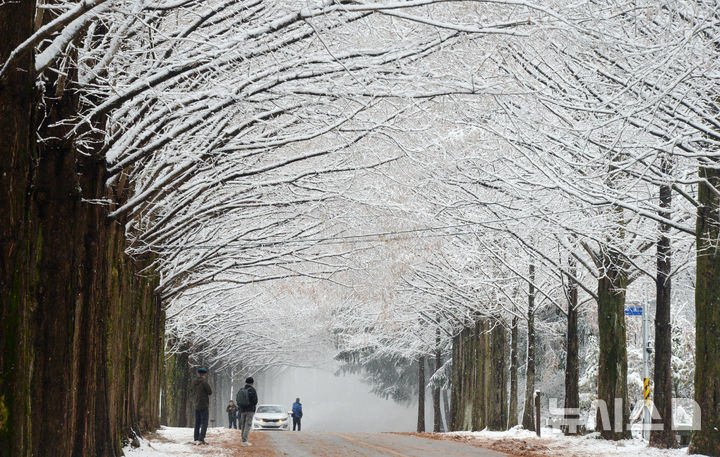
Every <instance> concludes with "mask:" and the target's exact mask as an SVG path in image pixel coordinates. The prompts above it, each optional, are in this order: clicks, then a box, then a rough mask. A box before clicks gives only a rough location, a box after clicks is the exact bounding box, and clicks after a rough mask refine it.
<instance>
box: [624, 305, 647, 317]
mask: <svg viewBox="0 0 720 457" xmlns="http://www.w3.org/2000/svg"><path fill="white" fill-rule="evenodd" d="M642 311H643V309H642V306H626V307H625V315H626V316H642Z"/></svg>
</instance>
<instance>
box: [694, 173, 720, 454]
mask: <svg viewBox="0 0 720 457" xmlns="http://www.w3.org/2000/svg"><path fill="white" fill-rule="evenodd" d="M698 174H699V176H700V178H701V182H700V183H699V184H698V202H699V203H700V205H701V206H699V207H698V210H697V211H698V214H697V221H696V235H695V236H696V246H697V247H696V249H697V281H696V284H695V325H696V333H695V401H696V402H697V403H698V405H699V406H700V411H701V416H700V417H701V420H702V428H701V430H695V431H694V432H693V435H692V440H691V442H690V449H689V452H690V453H694V454H707V455H712V456H720V356H719V354H720V251H718V249H717V240H718V239H720V198H719V197H718V195H717V193H716V190H717V189H720V169H717V168H710V167H707V168H706V167H701V168H700V169H699V173H698ZM706 182H707V184H706ZM710 186H713V188H711V187H710Z"/></svg>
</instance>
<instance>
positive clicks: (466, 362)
mask: <svg viewBox="0 0 720 457" xmlns="http://www.w3.org/2000/svg"><path fill="white" fill-rule="evenodd" d="M476 359H477V356H476V329H475V328H474V327H470V328H465V329H463V330H462V331H461V332H460V333H459V334H458V335H457V336H455V338H453V366H452V390H451V391H450V396H451V400H450V419H449V422H450V430H472V429H473V416H474V414H473V412H474V403H475V392H476V370H477V368H476V363H477V362H476Z"/></svg>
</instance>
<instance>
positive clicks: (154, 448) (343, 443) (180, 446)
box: [125, 428, 506, 457]
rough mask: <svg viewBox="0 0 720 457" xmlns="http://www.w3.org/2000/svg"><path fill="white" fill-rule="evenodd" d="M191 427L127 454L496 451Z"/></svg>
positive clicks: (472, 456) (420, 455) (350, 456)
mask: <svg viewBox="0 0 720 457" xmlns="http://www.w3.org/2000/svg"><path fill="white" fill-rule="evenodd" d="M192 434H193V431H192V429H189V428H163V429H162V430H160V431H158V433H157V434H156V435H155V436H153V437H152V438H151V439H150V440H149V441H143V442H142V445H141V447H140V448H137V449H133V448H126V449H125V455H126V456H127V457H176V456H177V457H179V456H183V457H189V456H208V457H236V456H258V457H260V456H262V457H285V456H288V457H440V456H441V457H500V456H504V455H506V454H501V453H499V452H495V451H490V450H485V449H481V448H478V447H475V446H472V445H468V444H464V443H459V442H453V441H441V440H430V439H426V438H419V437H415V436H407V435H396V434H386V433H329V432H300V433H293V432H252V433H251V434H250V442H251V443H252V444H253V445H252V446H251V447H241V446H240V433H239V432H238V431H237V430H228V429H221V428H214V429H210V430H208V435H207V441H208V442H209V443H210V445H209V446H195V445H193V444H192V443H191V440H192Z"/></svg>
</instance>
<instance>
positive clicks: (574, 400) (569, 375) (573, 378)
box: [563, 256, 580, 435]
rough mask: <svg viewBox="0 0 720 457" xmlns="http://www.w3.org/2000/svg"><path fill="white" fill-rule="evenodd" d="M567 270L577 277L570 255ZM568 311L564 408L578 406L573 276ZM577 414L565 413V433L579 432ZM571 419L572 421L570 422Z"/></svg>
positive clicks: (569, 288) (576, 330)
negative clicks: (571, 424)
mask: <svg viewBox="0 0 720 457" xmlns="http://www.w3.org/2000/svg"><path fill="white" fill-rule="evenodd" d="M569 270H570V274H571V275H572V277H577V269H576V267H575V259H574V258H573V257H572V256H571V257H570V260H569ZM567 298H568V312H567V357H566V359H565V409H566V410H567V409H577V408H580V391H579V388H578V379H579V377H580V359H579V352H580V350H579V343H578V310H577V306H578V288H577V284H576V283H575V280H574V279H573V278H568V290H567ZM579 419H580V416H579V414H574V413H566V415H565V420H566V421H567V422H568V424H570V423H573V424H575V425H573V426H571V427H570V426H568V425H565V426H563V432H564V433H565V434H566V435H574V434H577V433H578V432H579V430H578V428H577V426H578V425H579ZM571 421H572V422H571Z"/></svg>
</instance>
